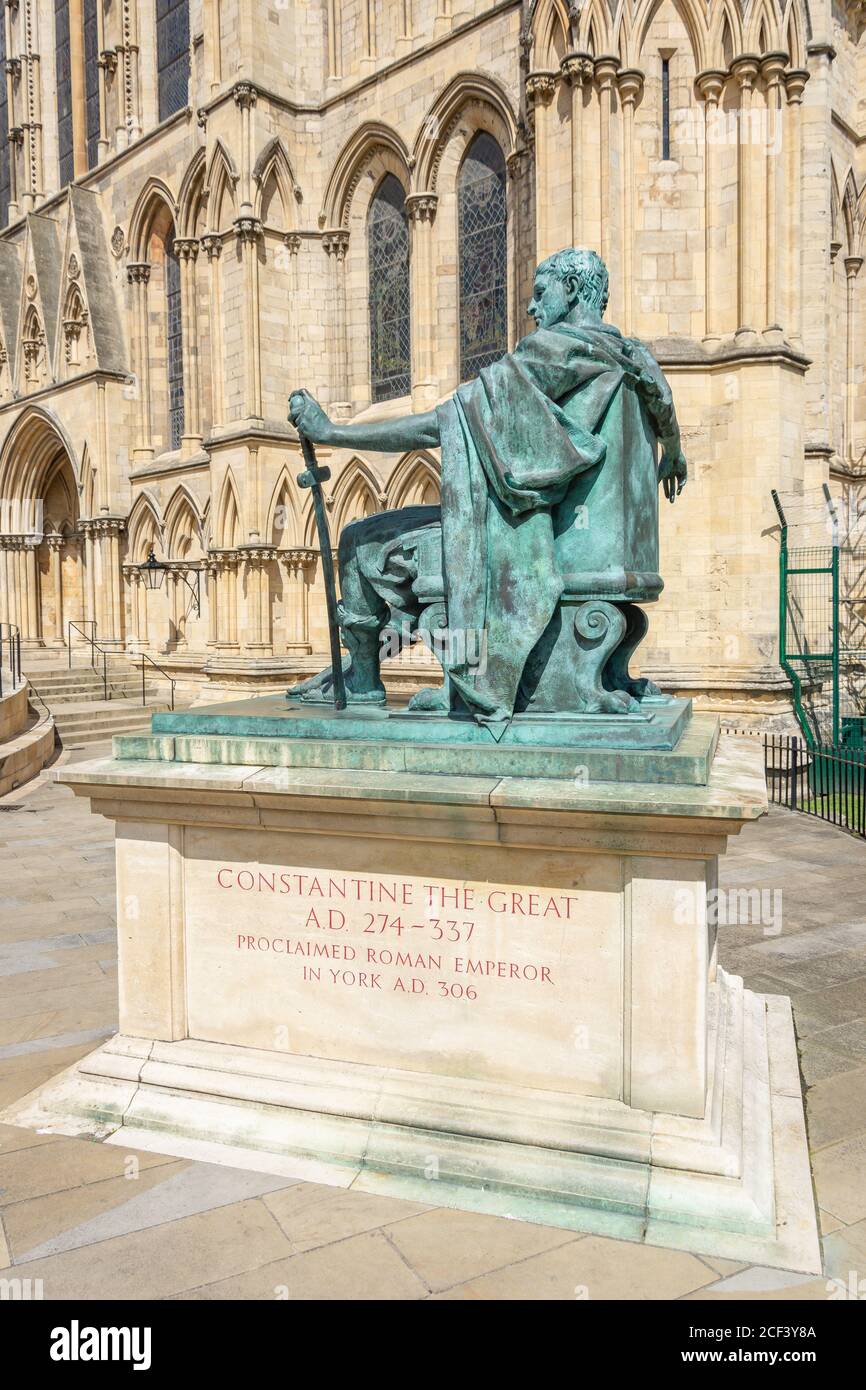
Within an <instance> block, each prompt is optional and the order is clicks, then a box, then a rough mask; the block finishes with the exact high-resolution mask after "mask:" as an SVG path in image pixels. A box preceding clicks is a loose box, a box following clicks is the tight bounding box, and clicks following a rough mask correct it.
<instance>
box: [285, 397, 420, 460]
mask: <svg viewBox="0 0 866 1390" xmlns="http://www.w3.org/2000/svg"><path fill="white" fill-rule="evenodd" d="M289 419H290V420H291V422H292V424H293V425H294V426H295V428H296V429H298V430H299V431H300V432H301V433H302V434H305V435H306V436H307V438H308V439H311V440H312V442H313V443H314V444H330V445H332V446H333V447H334V448H337V449H339V448H344V449H372V450H374V451H375V450H378V451H380V452H382V453H404V452H405V451H406V450H407V449H435V448H436V447H437V445H438V444H439V420H438V418H437V415H436V412H435V410H428V411H427V412H426V414H424V415H402V416H401V417H400V418H399V419H398V420H375V421H371V422H370V423H369V424H353V425H335V424H334V422H333V420H331V419H329V418H328V416H327V415H326V414H325V412H324V410H323V409H322V407H321V406H320V405H319V403H318V401H317V400H315V399H314V398H313V397H312V396H311V395H310V393H309V391H293V392H292V394H291V396H290V397H289Z"/></svg>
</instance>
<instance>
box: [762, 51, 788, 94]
mask: <svg viewBox="0 0 866 1390" xmlns="http://www.w3.org/2000/svg"><path fill="white" fill-rule="evenodd" d="M787 66H788V55H787V53H764V54H763V55H762V57H761V76H762V77H763V79H764V81H765V82H766V83H767V86H768V87H779V86H781V83H782V80H783V77H784V73H785V68H786V67H787Z"/></svg>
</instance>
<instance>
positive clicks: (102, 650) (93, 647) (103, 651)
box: [66, 618, 177, 709]
mask: <svg viewBox="0 0 866 1390" xmlns="http://www.w3.org/2000/svg"><path fill="white" fill-rule="evenodd" d="M81 622H82V623H87V624H88V626H90V627H92V628H93V633H92V635H90V636H89V635H88V634H87V633H86V632H85V631H84V629H83V628H82V627H80V626H79V624H78V623H74V622H68V623H67V625H66V628H67V639H68V646H69V669H70V670H71V669H72V632H73V629H74V630H75V631H76V632H77V633H79V634H80V635H81V636H82V637H83V638H84V640H85V641H86V642H88V643H89V644H90V665H91V668H92V669H93V670H94V671H97V672H98V670H99V667H98V666H97V653H98V654H99V656H101V657H102V698H103V699H104V700H107V699H108V698H109V695H108V686H109V681H108V658H109V657H110V656H122V657H123V659H124V661H128V662H129V663H130V665H134V664H135V662H136V661H137V659H138V657H140V658H141V703H142V705H144V706H146V705H147V679H146V668H145V664H144V663H145V662H146V661H147V662H149V664H150V665H151V666H152V667H153V669H154V670H155V671H158V672H159V674H160V675H161V676H162V677H163V679H164V680H167V681H168V684H169V687H170V691H171V695H170V699H171V708H172V709H174V688H175V686H176V685H177V681H176V680H175V679H174V677H173V676H170V675H169V674H168V672H167V671H166V670H164V669H163V667H162V666H160V665H159V663H158V662H156V661H154V659H153V657H152V656H148V654H147V652H138V653H137V654H135V653H132V652H113V651H109V650H108V648H107V647H102V646H100V644H99V643H98V642H97V640H96V632H97V627H96V622H95V621H94V619H93V618H82V619H81Z"/></svg>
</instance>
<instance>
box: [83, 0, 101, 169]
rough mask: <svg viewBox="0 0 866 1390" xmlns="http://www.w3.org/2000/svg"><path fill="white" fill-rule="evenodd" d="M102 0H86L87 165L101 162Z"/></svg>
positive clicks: (85, 84) (85, 90)
mask: <svg viewBox="0 0 866 1390" xmlns="http://www.w3.org/2000/svg"><path fill="white" fill-rule="evenodd" d="M100 3H101V0H84V114H85V138H86V144H87V167H88V169H93V168H95V167H96V165H97V164H98V163H99V20H98V17H97V12H96V7H97V5H98V4H100Z"/></svg>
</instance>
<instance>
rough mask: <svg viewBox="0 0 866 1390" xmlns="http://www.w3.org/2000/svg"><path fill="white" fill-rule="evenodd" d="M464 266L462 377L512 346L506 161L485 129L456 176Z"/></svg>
mask: <svg viewBox="0 0 866 1390" xmlns="http://www.w3.org/2000/svg"><path fill="white" fill-rule="evenodd" d="M457 231H458V247H459V264H460V380H461V381H468V380H469V378H470V377H473V376H477V375H478V373H479V372H480V370H481V368H482V367H489V366H490V363H491V362H495V361H496V360H497V358H499V357H502V355H503V354H504V353H505V352H507V350H508V297H507V296H508V235H507V213H506V202H505V159H504V157H503V154H502V151H501V149H500V148H499V146H498V145H497V143H496V141H495V140H494V139H493V136H492V135H488V134H487V133H486V131H480V132H479V134H478V135H476V136H475V139H474V140H473V141H472V144H471V145H470V146H469V149H468V151H467V153H466V158H465V159H464V160H463V163H462V165H461V166H460V174H459V177H458V180H457Z"/></svg>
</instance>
